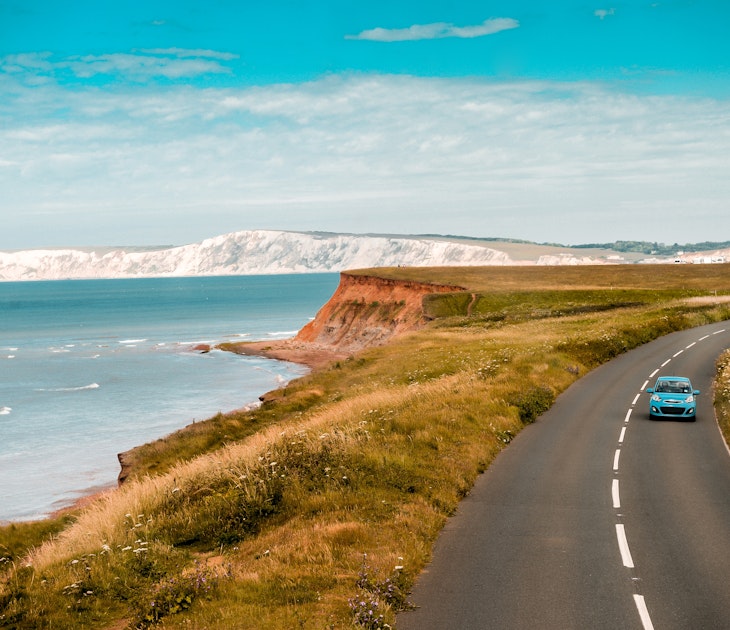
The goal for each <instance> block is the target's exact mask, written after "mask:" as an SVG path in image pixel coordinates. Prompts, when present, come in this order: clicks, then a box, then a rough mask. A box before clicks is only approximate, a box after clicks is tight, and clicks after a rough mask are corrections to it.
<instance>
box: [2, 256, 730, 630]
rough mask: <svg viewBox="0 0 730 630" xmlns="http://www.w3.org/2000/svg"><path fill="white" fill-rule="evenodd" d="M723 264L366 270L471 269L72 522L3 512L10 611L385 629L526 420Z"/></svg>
mask: <svg viewBox="0 0 730 630" xmlns="http://www.w3.org/2000/svg"><path fill="white" fill-rule="evenodd" d="M729 272H730V269H729V268H728V266H725V265H716V266H667V267H638V266H637V267H634V266H616V267H606V268H604V267H584V268H535V267H532V268H482V269H474V268H466V269H453V268H452V269H387V270H367V271H362V272H357V273H360V274H361V275H362V276H366V277H373V276H374V277H380V278H397V279H402V280H408V281H418V282H427V283H428V282H431V283H438V284H450V285H454V286H458V287H460V288H459V289H458V290H456V291H454V292H445V293H439V294H433V295H426V296H425V297H423V309H424V313H425V314H426V315H427V318H429V319H430V320H431V321H430V322H429V323H427V324H425V325H424V326H423V327H421V328H420V329H418V330H414V331H411V332H403V333H402V334H399V335H397V336H395V337H391V339H390V341H389V342H388V343H387V344H385V345H381V346H373V347H370V348H366V349H363V350H360V351H357V352H354V353H353V354H351V355H349V356H348V357H347V358H342V359H340V360H337V361H334V362H332V363H331V364H330V365H329V366H327V367H325V368H322V369H319V370H316V371H314V372H312V373H311V374H309V375H307V376H305V377H303V378H300V379H297V380H296V381H294V382H292V383H290V384H289V385H287V386H286V387H285V388H283V389H282V390H280V391H279V392H277V396H275V397H272V399H271V400H270V402H267V403H265V404H264V405H262V406H261V407H260V408H259V409H255V410H249V411H241V412H234V413H230V414H221V415H218V416H216V417H214V418H212V419H210V420H209V421H206V422H203V423H198V424H197V425H195V426H194V427H193V428H191V429H189V430H188V431H182V432H180V433H178V434H175V435H173V436H170V437H168V438H167V439H166V440H163V441H159V442H157V443H155V445H154V446H151V447H150V448H149V449H148V450H147V451H146V452H145V453H144V456H143V458H142V459H143V461H140V462H139V467H138V468H137V469H136V474H134V475H133V477H134V478H133V479H132V480H131V481H129V482H128V483H126V484H125V485H124V486H123V487H122V488H121V489H119V490H118V491H115V492H113V493H111V494H109V495H107V496H105V497H103V498H102V499H101V500H98V501H96V502H95V503H93V504H91V505H90V506H89V507H87V508H86V509H85V510H83V511H81V512H78V513H76V514H73V515H71V516H70V517H67V518H66V519H65V520H64V521H63V522H58V523H54V522H48V523H45V524H44V525H43V527H39V526H38V525H33V526H22V525H16V526H13V527H12V528H5V529H4V530H3V531H2V532H0V545H2V546H0V556H2V557H3V558H4V559H5V560H4V562H3V563H2V568H0V572H1V573H0V575H1V576H2V578H1V579H2V586H1V590H0V627H3V626H5V627H17V628H51V627H52V628H124V627H131V628H135V627H140V628H141V627H152V626H154V625H155V624H160V623H161V624H164V627H166V628H176V627H181V628H182V627H185V628H296V627H303V628H323V627H331V628H347V627H352V626H353V624H354V625H355V626H356V627H363V628H382V627H385V624H386V623H392V622H393V619H394V612H395V611H396V610H397V609H398V608H401V607H403V606H405V605H407V603H406V602H407V591H408V588H409V586H410V585H411V584H412V581H413V580H414V579H415V577H416V575H417V574H418V572H419V571H420V570H421V569H422V568H423V566H424V565H425V563H426V562H427V560H428V558H429V554H430V549H431V545H432V543H433V541H434V540H435V538H436V535H437V534H438V531H439V530H440V528H441V527H442V526H443V524H444V522H445V519H446V518H447V517H448V515H450V514H451V513H452V512H453V511H454V509H455V508H456V506H457V505H458V502H459V500H460V498H461V497H463V496H464V494H465V493H466V492H468V490H469V488H471V486H472V484H473V482H474V480H475V478H476V476H477V475H478V474H479V473H480V472H482V471H483V470H485V469H486V468H487V467H488V466H489V464H490V462H491V461H492V460H493V458H494V457H495V456H496V455H497V454H498V453H499V451H500V450H501V449H503V448H505V447H506V446H507V445H508V444H509V442H510V441H511V439H512V438H513V437H514V436H515V435H516V434H517V432H518V431H519V430H520V429H521V428H522V427H523V426H524V425H525V424H527V423H530V422H533V421H534V420H535V419H536V418H537V417H538V415H539V414H540V413H541V412H542V411H544V410H545V409H547V408H548V407H549V405H550V404H551V403H552V401H553V399H554V398H555V396H556V395H557V394H558V393H560V392H561V391H562V390H564V389H565V388H566V387H567V386H568V385H570V383H572V382H573V381H575V379H577V378H579V377H580V376H581V375H582V374H584V373H585V372H586V371H587V370H589V369H591V368H593V367H595V366H596V365H598V364H600V363H602V362H604V361H606V360H609V359H610V358H612V357H613V356H616V355H618V354H619V353H621V352H624V351H626V350H628V349H630V348H632V347H635V346H637V345H639V344H641V343H644V342H646V341H649V340H651V339H653V338H655V337H657V336H660V335H662V334H666V333H668V332H671V331H673V330H678V329H682V328H687V327H691V326H695V325H699V324H703V323H707V322H711V321H718V320H721V319H727V318H730V305H728V303H727V302H725V301H723V299H724V298H725V297H726V296H728V295H730V273H729ZM698 298H700V299H698ZM49 531H52V532H55V535H54V537H53V538H52V539H50V540H49V539H48V535H49ZM43 539H45V540H47V542H46V543H45V544H43V545H41V546H39V547H37V548H36V549H33V550H32V551H31V552H30V554H29V555H26V553H27V550H28V548H29V547H30V546H32V545H37V544H38V543H39V541H40V540H43Z"/></svg>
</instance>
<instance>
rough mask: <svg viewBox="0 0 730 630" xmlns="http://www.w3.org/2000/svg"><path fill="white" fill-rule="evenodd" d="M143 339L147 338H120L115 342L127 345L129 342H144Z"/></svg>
mask: <svg viewBox="0 0 730 630" xmlns="http://www.w3.org/2000/svg"><path fill="white" fill-rule="evenodd" d="M145 341H147V339H121V340H120V341H118V342H117V343H120V344H124V345H127V344H130V343H144V342H145Z"/></svg>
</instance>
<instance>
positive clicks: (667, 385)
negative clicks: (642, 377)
mask: <svg viewBox="0 0 730 630" xmlns="http://www.w3.org/2000/svg"><path fill="white" fill-rule="evenodd" d="M655 389H656V391H658V392H663V393H665V394H689V393H690V391H691V389H690V386H689V383H687V382H686V381H659V382H658V383H657V385H656V388H655Z"/></svg>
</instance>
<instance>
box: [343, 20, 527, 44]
mask: <svg viewBox="0 0 730 630" xmlns="http://www.w3.org/2000/svg"><path fill="white" fill-rule="evenodd" d="M519 25H520V23H519V22H518V21H517V20H515V19H512V18H491V19H488V20H484V22H482V23H481V24H476V25H474V26H455V25H453V24H450V23H447V22H434V23H432V24H414V25H413V26H410V27H408V28H396V29H388V28H373V29H369V30H366V31H362V32H361V33H359V34H358V35H347V36H346V39H359V40H369V41H376V42H404V41H416V40H422V39H444V38H446V37H458V38H473V37H483V36H485V35H493V34H494V33H499V32H500V31H506V30H509V29H513V28H517V27H518V26H519Z"/></svg>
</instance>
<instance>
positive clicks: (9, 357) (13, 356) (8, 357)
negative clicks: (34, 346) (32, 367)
mask: <svg viewBox="0 0 730 630" xmlns="http://www.w3.org/2000/svg"><path fill="white" fill-rule="evenodd" d="M14 358H15V355H14V354H9V355H8V356H7V357H6V359H14Z"/></svg>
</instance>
